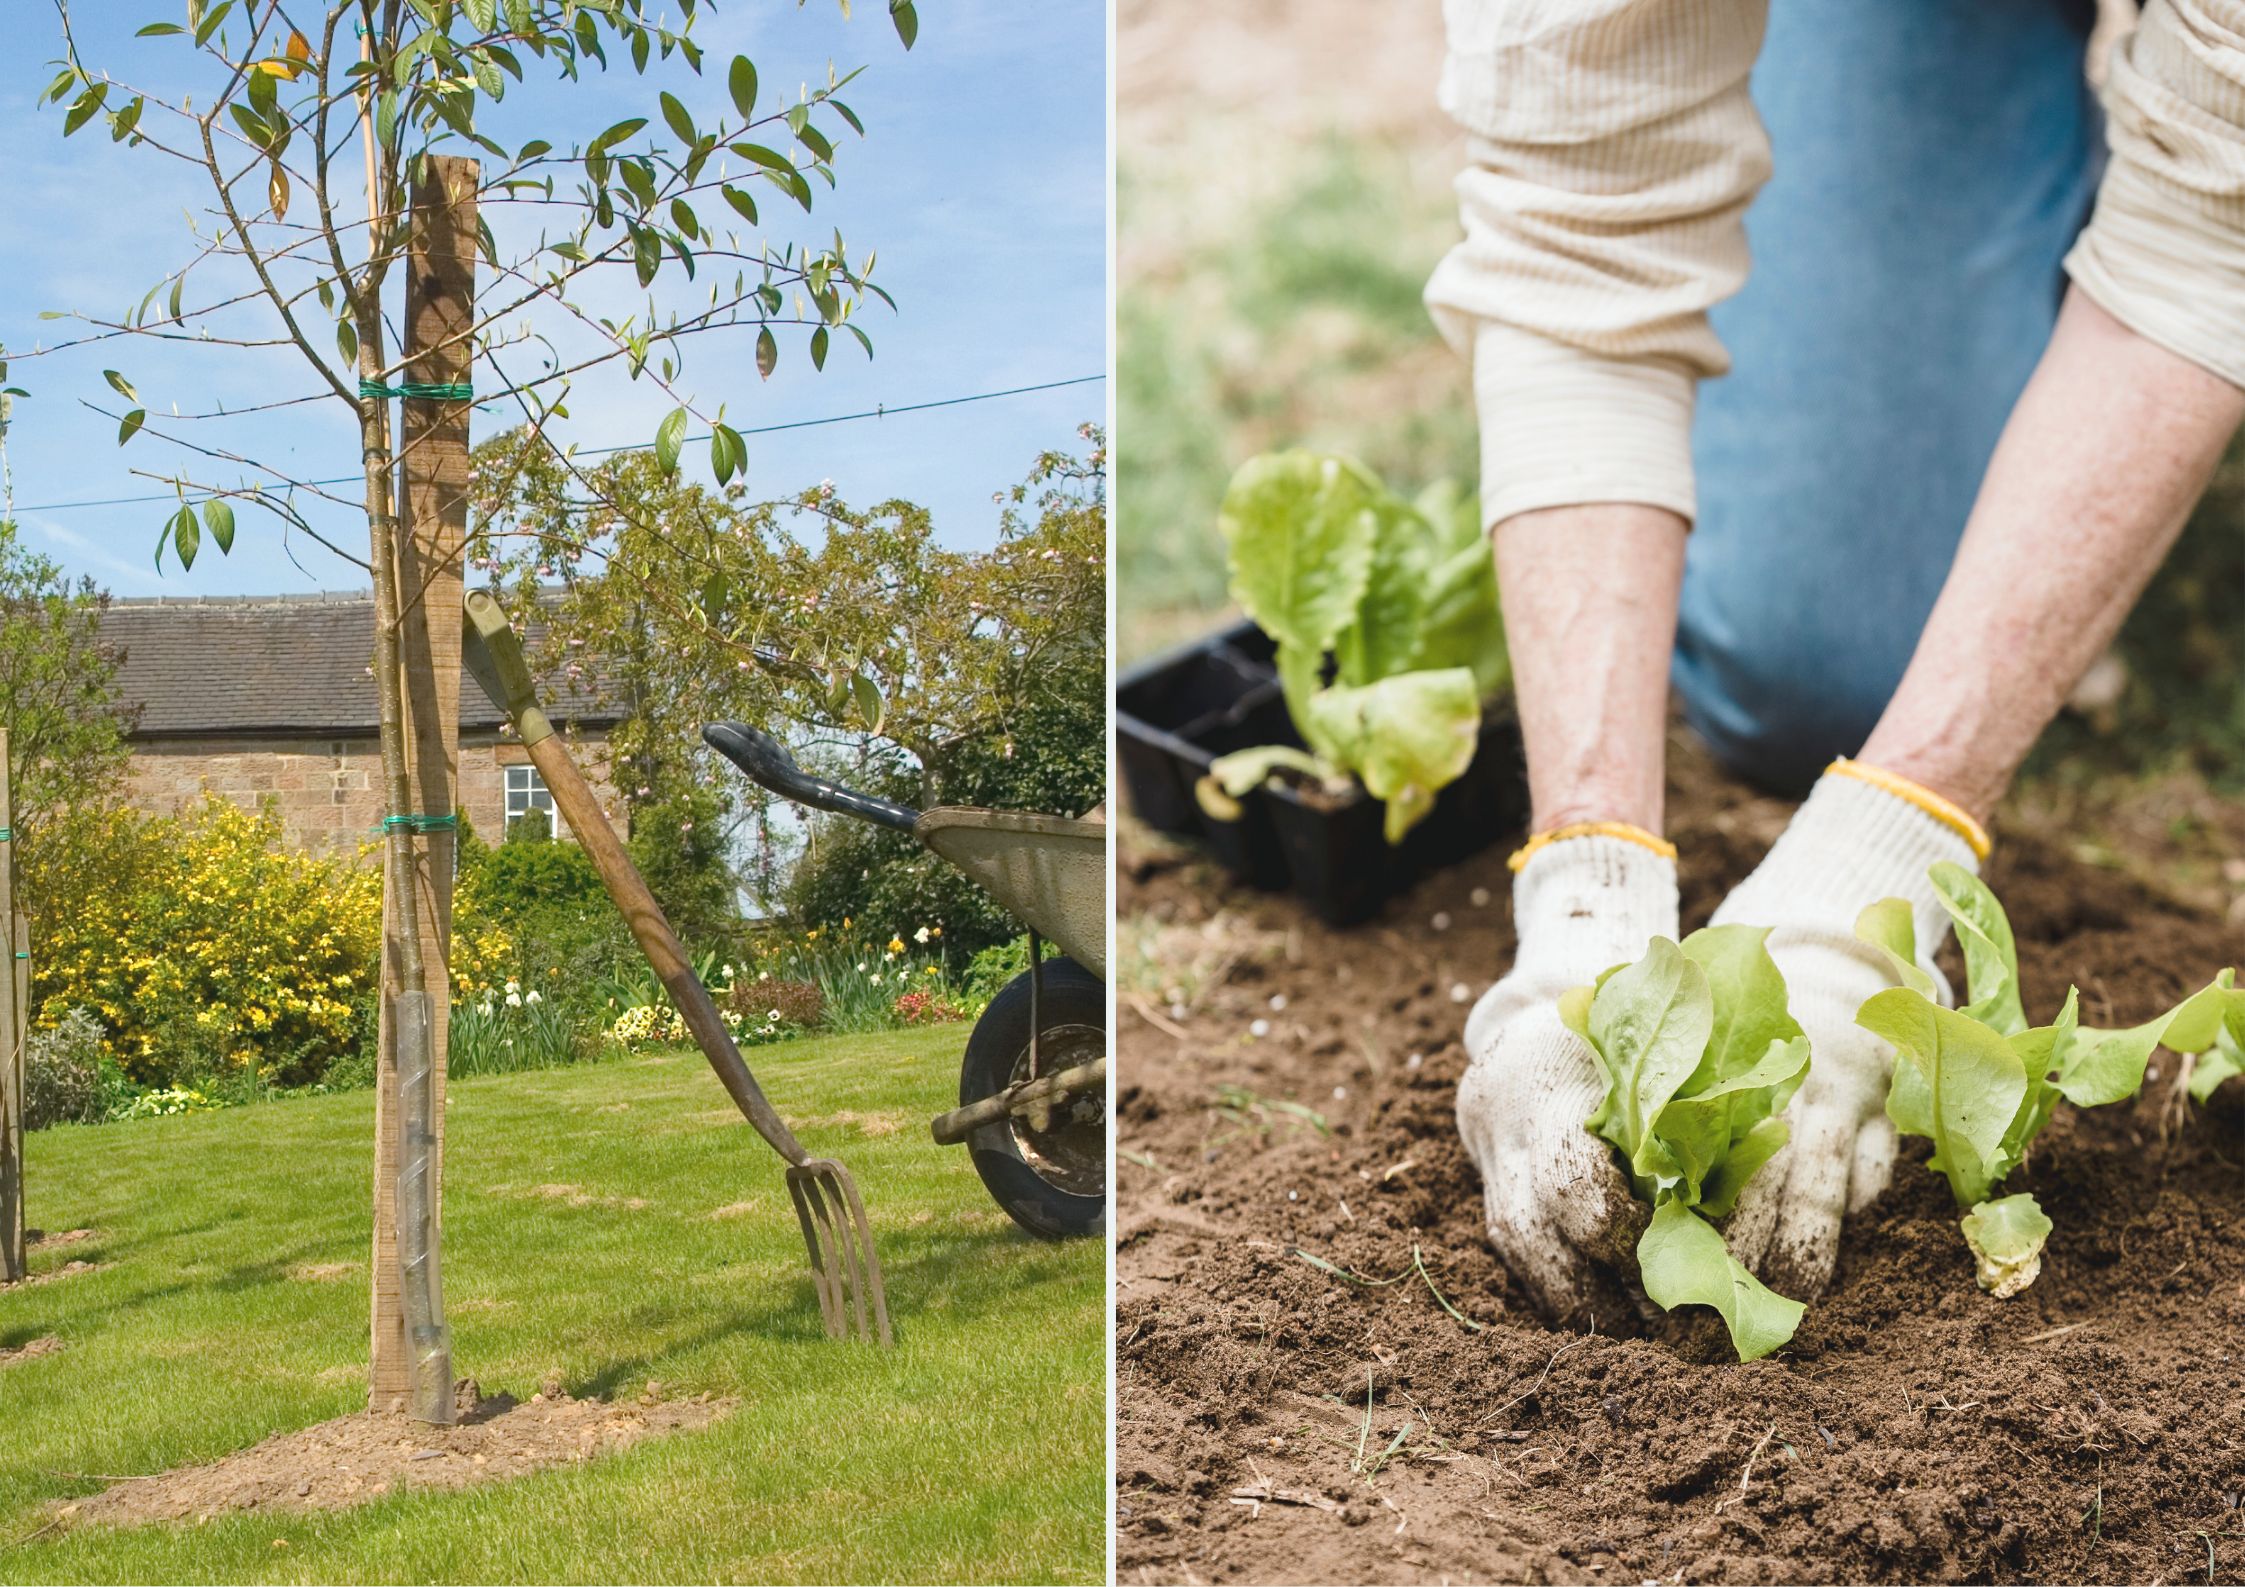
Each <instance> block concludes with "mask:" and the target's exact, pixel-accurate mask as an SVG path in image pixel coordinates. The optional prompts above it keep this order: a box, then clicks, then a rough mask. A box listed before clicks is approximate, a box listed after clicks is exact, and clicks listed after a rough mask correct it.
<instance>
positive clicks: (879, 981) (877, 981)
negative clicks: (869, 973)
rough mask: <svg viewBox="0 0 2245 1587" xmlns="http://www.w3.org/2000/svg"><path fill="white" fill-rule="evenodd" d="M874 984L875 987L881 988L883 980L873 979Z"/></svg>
mask: <svg viewBox="0 0 2245 1587" xmlns="http://www.w3.org/2000/svg"><path fill="white" fill-rule="evenodd" d="M873 984H874V985H875V986H879V985H880V984H881V978H880V977H879V976H875V977H873Z"/></svg>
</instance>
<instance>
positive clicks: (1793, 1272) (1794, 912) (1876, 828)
mask: <svg viewBox="0 0 2245 1587" xmlns="http://www.w3.org/2000/svg"><path fill="white" fill-rule="evenodd" d="M1987 851H1988V839H1987V835H1986V834H1985V833H1984V832H1983V831H1981V829H1980V826H1979V824H1978V823H1977V822H1975V821H1974V820H1973V819H1972V818H1971V817H1970V816H1969V815H1966V814H1965V813H1964V812H1963V811H1961V810H1959V809H1957V808H1956V807H1955V806H1954V805H1951V804H1950V803H1949V802H1948V801H1947V800H1944V799H1942V798H1941V797H1940V796H1939V795H1937V794H1934V793H1932V792H1931V791H1929V790H1927V789H1924V788H1920V787H1919V786H1918V785H1917V784H1915V783H1913V782H1910V781H1908V780H1907V779H1905V778H1901V777H1897V776H1895V775H1894V774H1892V773H1891V772H1884V771H1880V770H1879V769H1878V768H1876V767H1872V766H1864V765H1862V764H1860V763H1858V762H1854V761H1845V760H1842V761H1835V762H1834V763H1833V764H1832V767H1831V769H1830V770H1828V771H1827V772H1826V773H1825V774H1824V776H1823V777H1822V778H1821V779H1820V780H1819V781H1818V782H1817V785H1816V787H1815V788H1814V789H1813V790H1812V791H1811V792H1810V794H1809V796H1808V800H1807V802H1806V803H1804V804H1803V805H1802V806H1801V808H1800V809H1799V810H1798V811H1797V812H1796V813H1795V814H1794V816H1793V820H1792V823H1791V824H1790V825H1789V826H1787V827H1786V829H1785V831H1784V833H1783V834H1782V835H1781V836H1780V837H1779V838H1778V840H1777V843H1776V844H1775V846H1773V847H1772V848H1771V849H1770V851H1769V854H1768V856H1767V857H1766V858H1765V859H1764V860H1763V861H1762V863H1761V865H1760V866H1759V867H1758V868H1756V870H1755V872H1754V874H1753V875H1751V876H1749V877H1747V878H1746V880H1745V881H1744V882H1741V883H1740V884H1739V886H1738V888H1737V890H1736V891H1734V892H1733V893H1732V894H1731V895H1730V896H1729V897H1728V898H1726V899H1724V900H1723V903H1722V907H1720V908H1719V909H1717V910H1716V911H1715V918H1714V924H1716V925H1749V926H1767V927H1769V928H1770V934H1769V953H1770V957H1771V958H1772V959H1773V960H1775V961H1776V963H1777V968H1778V970H1779V972H1780V973H1781V974H1782V975H1783V976H1784V977H1785V990H1786V998H1787V1001H1788V1003H1789V1005H1790V1006H1791V1009H1792V1014H1793V1018H1794V1019H1796V1020H1798V1021H1799V1022H1800V1026H1801V1029H1802V1030H1803V1031H1805V1032H1807V1034H1808V1039H1809V1049H1810V1054H1811V1056H1810V1059H1809V1071H1808V1078H1807V1079H1806V1080H1805V1081H1803V1082H1802V1084H1801V1089H1800V1090H1799V1092H1797V1093H1796V1094H1795V1095H1794V1098H1793V1104H1792V1107H1791V1108H1790V1109H1789V1110H1788V1111H1787V1114H1786V1117H1787V1118H1788V1120H1790V1122H1791V1124H1792V1129H1793V1135H1792V1140H1791V1142H1790V1143H1789V1144H1788V1145H1786V1146H1785V1148H1784V1149H1783V1150H1782V1151H1780V1152H1779V1153H1778V1154H1777V1156H1775V1157H1773V1158H1771V1159H1770V1161H1769V1163H1768V1164H1767V1165H1765V1166H1764V1167H1763V1169H1762V1171H1761V1172H1760V1173H1758V1174H1756V1175H1755V1176H1754V1178H1753V1180H1752V1181H1751V1182H1750V1183H1749V1184H1748V1185H1747V1187H1746V1190H1745V1193H1744V1194H1743V1195H1742V1196H1741V1197H1740V1198H1739V1203H1738V1209H1737V1211H1735V1212H1734V1213H1732V1214H1731V1217H1730V1221H1729V1223H1728V1225H1727V1227H1726V1228H1725V1229H1724V1236H1725V1238H1726V1239H1727V1240H1728V1241H1729V1242H1730V1247H1731V1252H1732V1254H1733V1255H1734V1256H1736V1257H1737V1258H1738V1259H1739V1260H1740V1261H1741V1262H1744V1263H1745V1264H1746V1265H1747V1266H1748V1267H1750V1268H1753V1269H1754V1270H1755V1271H1756V1272H1758V1273H1759V1274H1760V1275H1761V1276H1762V1278H1763V1280H1764V1281H1765V1282H1766V1283H1768V1284H1769V1286H1770V1287H1771V1288H1772V1289H1774V1290H1776V1291H1777V1292H1778V1293H1779V1294H1781V1295H1789V1296H1791V1297H1793V1298H1794V1299H1796V1300H1808V1299H1811V1298H1813V1297H1814V1296H1816V1295H1817V1294H1819V1293H1821V1292H1822V1290H1823V1288H1824V1286H1825V1284H1826V1283H1828V1282H1829V1281H1830V1279H1831V1277H1832V1264H1833V1262H1834V1261H1835V1260H1836V1259H1837V1257H1838V1255H1839V1246H1840V1220H1841V1218H1842V1217H1843V1216H1844V1215H1845V1214H1847V1213H1852V1212H1857V1211H1860V1210H1861V1209H1862V1208H1863V1207H1864V1206H1865V1205H1866V1204H1867V1203H1869V1202H1870V1201H1871V1199H1872V1198H1873V1197H1875V1196H1877V1195H1878V1193H1879V1192H1880V1191H1882V1190H1884V1189H1886V1185H1887V1179H1888V1177H1889V1176H1890V1175H1891V1174H1892V1172H1893V1169H1894V1142H1895V1132H1894V1124H1893V1121H1892V1120H1890V1119H1889V1118H1888V1117H1887V1115H1886V1092H1887V1082H1888V1079H1889V1077H1890V1076H1891V1074H1892V1072H1893V1065H1894V1052H1893V1049H1892V1048H1890V1047H1888V1046H1887V1045H1886V1043H1884V1042H1882V1041H1880V1040H1878V1039H1877V1038H1876V1037H1874V1036H1873V1035H1871V1033H1870V1032H1869V1031H1866V1030H1865V1029H1863V1028H1862V1027H1861V1026H1860V1025H1858V1024H1856V1023H1855V1011H1856V1010H1857V1009H1858V1008H1860V1007H1862V1006H1863V1000H1864V999H1865V998H1867V997H1870V996H1871V995H1872V994H1873V993H1875V992H1879V991H1883V990H1884V989H1886V988H1887V987H1889V986H1891V985H1893V984H1894V983H1893V977H1892V974H1891V972H1890V970H1889V969H1888V968H1887V966H1886V963H1885V961H1884V959H1883V958H1882V957H1881V955H1880V954H1879V952H1878V951H1877V950H1876V949H1874V948H1871V947H1869V946H1868V945H1866V944H1865V943H1863V942H1861V941H1860V940H1858V939H1857V937H1856V935H1855V920H1856V917H1857V916H1858V915H1860V914H1861V913H1862V912H1863V910H1864V908H1865V907H1866V906H1868V905H1871V904H1874V903H1877V902H1878V901H1879V900H1880V899H1882V898H1901V899H1906V900H1908V901H1909V904H1910V912H1911V914H1912V915H1913V916H1914V917H1915V919H1916V923H1917V941H1918V951H1919V953H1920V955H1921V956H1922V958H1923V962H1924V964H1925V967H1926V969H1928V970H1932V969H1933V965H1932V958H1933V955H1934V953H1935V952H1936V951H1937V950H1938V949H1939V948H1940V946H1941V944H1942V942H1943V941H1945V940H1946V939H1947V937H1948V934H1949V917H1948V914H1947V912H1946V911H1945V910H1943V909H1942V907H1941V904H1940V901H1939V899H1938V898H1936V897H1935V895H1934V891H1933V884H1932V882H1931V881H1930V880H1928V878H1927V876H1926V872H1927V870H1928V869H1929V868H1930V867H1931V866H1932V865H1933V864H1934V863H1935V862H1936V861H1939V860H1949V861H1951V862H1953V863H1955V864H1957V865H1961V866H1963V867H1964V868H1965V869H1966V870H1969V871H1975V872H1977V871H1978V869H1979V862H1980V860H1981V858H1982V857H1984V856H1985V855H1986V853H1987ZM1935 981H1936V984H1937V985H1939V986H1940V989H1941V996H1942V1001H1943V1002H1944V1003H1946V1002H1948V1001H1949V995H1948V989H1947V986H1946V984H1945V983H1942V982H1941V981H1940V977H1939V973H1938V972H1935Z"/></svg>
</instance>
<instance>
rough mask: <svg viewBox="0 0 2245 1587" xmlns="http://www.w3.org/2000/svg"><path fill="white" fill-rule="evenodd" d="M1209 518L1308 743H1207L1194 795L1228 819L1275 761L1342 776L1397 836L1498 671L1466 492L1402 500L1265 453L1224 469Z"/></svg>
mask: <svg viewBox="0 0 2245 1587" xmlns="http://www.w3.org/2000/svg"><path fill="white" fill-rule="evenodd" d="M1218 526H1219V527H1220V528H1221V529H1222V531H1223V534H1224V539H1225V541H1226V543H1227V545H1228V547H1229V567H1230V571H1231V593H1232V598H1233V599H1234V600H1236V601H1238V602H1239V604H1240V605H1241V606H1242V607H1243V608H1244V609H1245V610H1246V612H1247V614H1248V616H1250V617H1252V618H1254V619H1255V621H1256V622H1257V623H1258V624H1259V625H1260V626H1261V627H1262V630H1263V632H1264V633H1266V634H1268V635H1270V636H1271V638H1272V639H1273V640H1275V641H1277V644H1278V675H1279V682H1280V685H1281V687H1282V688H1283V689H1284V691H1285V695H1286V706H1287V712H1288V714H1289V715H1290V716H1291V717H1292V718H1293V722H1294V729H1295V731H1296V732H1297V733H1299V734H1301V736H1302V742H1303V743H1304V744H1305V745H1307V746H1308V748H1307V749H1297V748H1295V747H1293V746H1291V745H1264V746H1259V747H1256V748H1253V749H1244V750H1240V751H1238V752H1236V753H1234V754H1230V755H1225V756H1222V757H1220V758H1219V759H1218V760H1217V761H1216V762H1215V764H1214V765H1213V766H1212V767H1211V768H1210V770H1209V775H1208V776H1207V777H1206V778H1204V779H1203V780H1202V783H1201V789H1200V797H1201V805H1202V807H1203V808H1204V809H1206V810H1207V811H1208V812H1209V813H1210V814H1211V815H1213V816H1216V817H1217V818H1218V819H1226V820H1228V819H1232V818H1235V817H1236V816H1237V815H1238V808H1237V804H1236V801H1237V800H1239V799H1241V798H1243V797H1244V796H1245V795H1246V794H1247V793H1249V792H1250V791H1251V790H1253V789H1255V788H1257V787H1259V786H1260V785H1261V784H1262V783H1263V781H1264V780H1265V779H1266V778H1268V777H1270V776H1272V775H1274V774H1279V773H1286V774H1291V775H1295V776H1299V777H1303V778H1307V779H1309V780H1312V781H1316V782H1321V783H1325V784H1328V785H1330V786H1333V787H1336V788H1340V787H1346V786H1347V784H1348V782H1349V779H1350V778H1352V777H1354V778H1355V779H1356V780H1358V781H1360V782H1361V783H1362V784H1363V785H1364V788H1365V791H1366V792H1368V793H1370V794H1371V795H1372V796H1373V797H1374V798H1375V799H1380V800H1383V801H1384V802H1385V803H1386V806H1387V811H1386V831H1387V838H1388V841H1389V842H1390V843H1398V842H1401V841H1402V839H1403V835H1404V834H1405V833H1406V832H1408V831H1410V830H1411V828H1412V827H1414V826H1416V825H1417V824H1418V823H1419V822H1420V821H1421V820H1423V819H1425V817H1426V815H1427V813H1428V811H1430V810H1432V809H1433V808H1434V799H1435V795H1436V794H1438V793H1440V792H1441V791H1442V789H1443V788H1445V787H1447V786H1448V785H1449V784H1450V783H1452V782H1455V781H1456V780H1457V779H1458V777H1459V776H1460V775H1461V774H1462V773H1463V772H1464V771H1465V769H1466V766H1467V765H1468V764H1469V763H1470V762H1471V761H1472V759H1473V751H1474V745H1475V741H1476V739H1477V738H1478V736H1479V734H1480V731H1481V702H1482V701H1483V700H1484V699H1486V698H1488V697H1489V696H1491V695H1493V694H1495V693H1497V692H1498V691H1499V690H1501V689H1502V688H1503V687H1504V686H1505V684H1506V682H1507V680H1508V678H1509V670H1508V667H1507V664H1506V659H1505V650H1504V627H1503V622H1502V620H1501V618H1500V617H1499V615H1498V610H1497V582H1496V569H1495V564H1494V562H1493V561H1492V559H1491V557H1490V555H1489V547H1488V543H1487V541H1486V539H1485V538H1484V537H1483V535H1482V533H1481V525H1480V516H1479V513H1478V511H1477V509H1476V505H1475V503H1474V502H1473V501H1472V499H1471V498H1470V497H1463V496H1461V495H1460V494H1459V493H1458V492H1456V491H1455V490H1453V489H1452V488H1450V487H1449V486H1447V485H1443V486H1437V487H1435V488H1433V489H1431V490H1429V491H1427V492H1426V493H1425V494H1423V495H1421V496H1420V498H1419V499H1418V500H1417V501H1416V502H1409V501H1405V500H1403V499H1402V498H1400V497H1398V496H1395V495H1394V494H1392V493H1391V492H1389V490H1388V489H1387V487H1386V486H1384V485H1383V484H1381V483H1380V481H1379V479H1378V478H1377V477H1375V476H1374V475H1373V474H1372V473H1370V472H1369V471H1368V470H1366V469H1365V468H1363V467H1362V466H1360V465H1359V464H1356V463H1353V462H1350V461H1348V460H1347V459H1345V458H1338V457H1324V456H1319V455H1317V454H1315V453H1310V452H1280V453H1273V454H1269V455H1266V456H1263V457H1258V458H1254V459H1252V460H1251V461H1249V462H1248V463H1247V464H1246V465H1244V466H1243V467H1242V468H1241V469H1240V470H1239V472H1238V473H1237V474H1235V475H1234V476H1233V477H1232V483H1231V487H1230V489H1229V490H1228V491H1226V493H1225V496H1224V506H1223V510H1222V513H1221V514H1220V516H1219V518H1218ZM1329 661H1330V667H1329V666H1328V662H1329ZM1328 673H1330V677H1329V676H1328Z"/></svg>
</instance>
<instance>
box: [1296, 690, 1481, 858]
mask: <svg viewBox="0 0 2245 1587" xmlns="http://www.w3.org/2000/svg"><path fill="white" fill-rule="evenodd" d="M1308 724H1309V725H1310V727H1312V728H1314V730H1315V731H1314V733H1313V734H1306V735H1305V736H1309V737H1310V742H1311V743H1312V744H1313V745H1318V746H1320V747H1323V748H1325V749H1326V751H1327V753H1328V754H1330V755H1331V757H1332V758H1333V759H1334V760H1336V761H1338V762H1340V763H1341V764H1342V765H1343V766H1346V767H1347V768H1348V769H1349V770H1351V771H1353V772H1355V773H1356V775H1357V776H1358V777H1359V778H1360V779H1361V780H1362V781H1363V783H1364V788H1365V791H1366V792H1367V793H1369V794H1371V795H1372V797H1373V798H1375V799H1381V800H1385V801H1386V802H1387V823H1386V830H1387V840H1388V841H1389V842H1390V843H1400V842H1402V841H1403V836H1404V834H1405V833H1407V832H1409V831H1410V830H1411V829H1412V828H1413V827H1415V826H1417V825H1418V824H1419V823H1420V822H1421V821H1423V820H1425V819H1426V816H1427V813H1428V812H1429V811H1431V810H1432V809H1433V808H1434V798H1435V795H1436V794H1438V793H1440V792H1441V791H1442V790H1443V789H1444V788H1446V787H1448V786H1449V785H1450V784H1451V783H1453V782H1455V781H1457V779H1458V777H1459V775H1460V774H1461V773H1463V772H1464V770H1465V769H1466V767H1467V765H1468V764H1470V763H1471V762H1472V760H1473V751H1474V745H1475V741H1476V739H1477V738H1478V736H1479V734H1480V732H1481V697H1480V694H1479V693H1478V691H1476V689H1475V688H1474V684H1473V674H1472V673H1470V672H1468V671H1467V670H1466V669H1465V668H1463V667H1452V668H1450V669H1449V670H1447V671H1444V672H1404V673H1398V674H1397V675H1395V676H1394V677H1392V678H1382V679H1381V680H1380V681H1379V682H1377V683H1368V684H1365V685H1364V686H1363V687H1361V688H1348V687H1343V686H1336V687H1334V688H1330V689H1326V690H1324V691H1322V692H1321V693H1318V694H1316V695H1313V696H1312V697H1311V698H1310V702H1309V714H1308Z"/></svg>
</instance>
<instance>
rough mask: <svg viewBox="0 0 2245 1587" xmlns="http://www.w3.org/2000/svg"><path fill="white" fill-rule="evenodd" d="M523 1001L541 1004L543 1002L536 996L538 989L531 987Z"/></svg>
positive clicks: (542, 999)
mask: <svg viewBox="0 0 2245 1587" xmlns="http://www.w3.org/2000/svg"><path fill="white" fill-rule="evenodd" d="M523 1000H524V1001H525V1002H529V1003H543V1002H544V1001H545V999H544V998H542V997H540V996H539V995H538V989H537V988H536V987H532V988H531V989H530V990H529V992H528V993H527V994H525V996H524V999H523Z"/></svg>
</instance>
